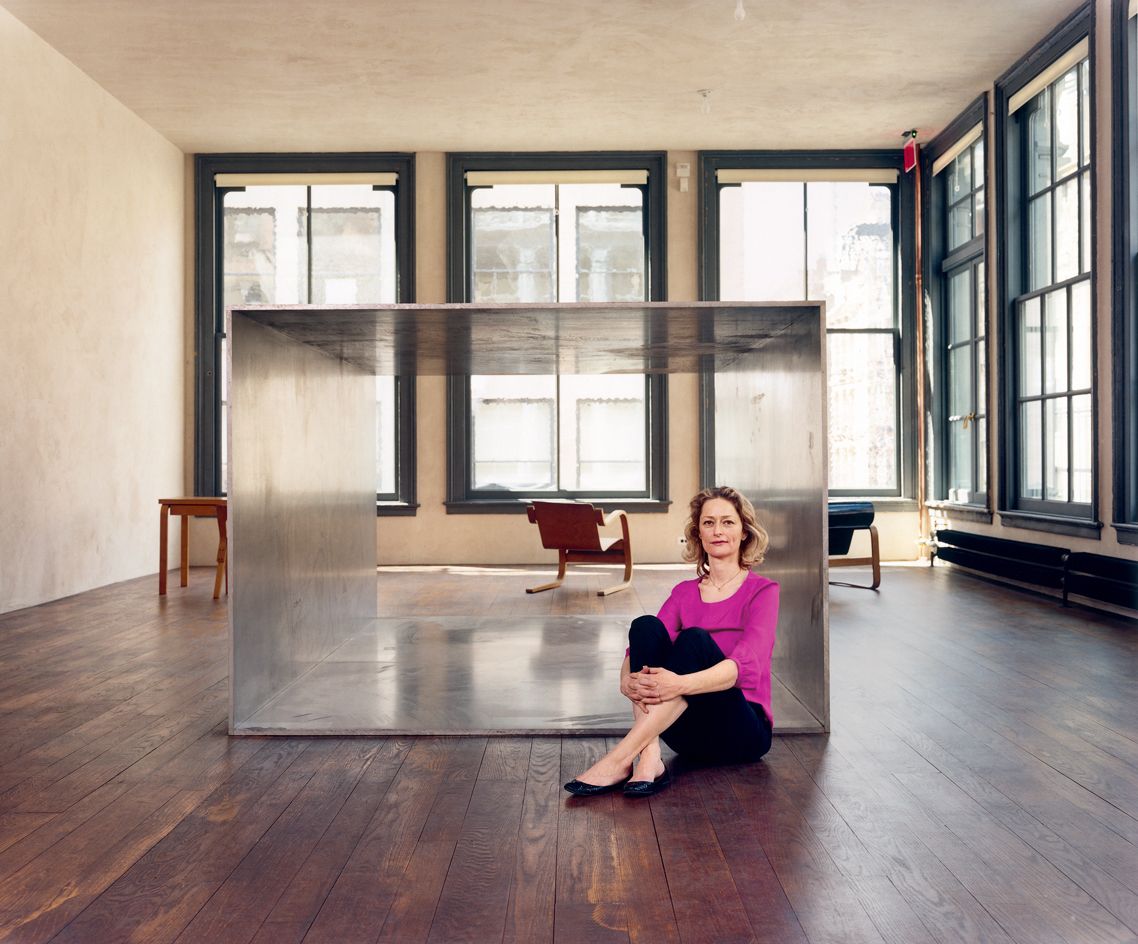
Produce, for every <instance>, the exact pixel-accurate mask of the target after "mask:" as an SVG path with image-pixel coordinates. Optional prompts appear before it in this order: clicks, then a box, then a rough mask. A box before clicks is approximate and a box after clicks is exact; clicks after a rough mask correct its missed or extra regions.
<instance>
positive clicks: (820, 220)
mask: <svg viewBox="0 0 1138 944" xmlns="http://www.w3.org/2000/svg"><path fill="white" fill-rule="evenodd" d="M806 208H807V222H806V245H807V258H808V269H807V297H808V298H811V299H823V300H825V302H826V325H827V327H829V328H891V327H893V322H894V313H893V305H894V299H895V296H896V292H895V289H894V264H893V222H892V219H893V211H892V196H891V193H890V190H889V188H887V187H881V186H871V185H870V184H863V183H809V184H807V185H806Z"/></svg>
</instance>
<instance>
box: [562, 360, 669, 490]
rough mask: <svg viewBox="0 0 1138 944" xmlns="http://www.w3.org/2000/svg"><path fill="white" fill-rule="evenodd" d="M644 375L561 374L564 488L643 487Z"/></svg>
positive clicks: (609, 488) (627, 488) (644, 472)
mask: <svg viewBox="0 0 1138 944" xmlns="http://www.w3.org/2000/svg"><path fill="white" fill-rule="evenodd" d="M645 390H646V387H645V381H644V377H643V376H638V375H632V376H611V377H610V376H604V377H585V376H573V377H562V378H561V401H560V403H561V443H560V445H561V468H562V482H561V485H562V488H570V489H579V490H582V491H597V490H601V489H604V490H606V491H614V492H619V491H643V490H644V489H646V488H647V487H648V484H647V474H648V472H647V465H646V463H645V455H646V450H645Z"/></svg>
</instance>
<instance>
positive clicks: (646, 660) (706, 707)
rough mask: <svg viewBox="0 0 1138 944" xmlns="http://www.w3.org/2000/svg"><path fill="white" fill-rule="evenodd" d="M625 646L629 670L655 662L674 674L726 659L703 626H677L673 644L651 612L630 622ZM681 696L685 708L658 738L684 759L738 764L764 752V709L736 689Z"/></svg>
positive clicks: (767, 744)
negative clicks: (686, 705) (676, 635)
mask: <svg viewBox="0 0 1138 944" xmlns="http://www.w3.org/2000/svg"><path fill="white" fill-rule="evenodd" d="M628 644H629V662H630V666H631V669H632V671H633V672H639V671H640V670H641V669H642V668H644V666H659V667H662V668H665V669H669V670H670V671H672V672H675V673H676V674H677V675H690V674H691V673H692V672H700V671H702V670H703V669H710V668H711V667H712V666H713V665H717V664H718V663H720V662H722V661H723V660H724V659H725V658H727V657H726V656H725V655H723V651H722V650H721V649H720V648H719V646H718V645H716V643H715V640H714V638H712V635H711V633H709V632H708V631H707V630H705V629H695V628H692V629H683V630H681V631H680V634H679V636H678V637H677V638H676V641H675V643H673V642H672V641H671V639H669V638H668V631H667V629H665V628H664V624H663V623H661V622H660V620H659V619H657V618H656V617H655V616H640V617H637V618H636V619H635V620H633V621H632V627H631V628H630V629H629V631H628ZM684 697H685V699H686V700H687V703H688V707H687V710H686V711H685V712H684V713H683V714H682V715H680V716H679V718H677V719H676V720H675V722H673V724H672V726H671V727H669V728H667V729H666V730H665V731H664V733H663V734H661V735H660V738H661V740H663V742H664V743H665V744H667V745H668V747H670V748H671V749H672V750H673V751H675V752H676V753H677V754H680V755H682V756H683V757H684V758H685V760H692V761H695V762H697V763H704V764H741V763H746V762H750V761H756V760H758V759H759V758H760V757H762V756H763V755H764V754H765V753H766V752H767V751H769V750H770V748H771V726H770V722H769V721H768V720H767V716H766V712H764V711H763V709H762V707H761V706H760V705H756V704H752V703H751V702H749V701H747V699H745V698H744V697H743V693H742V692H741V691H740V690H739V689H738V688H728V689H725V690H724V691H721V692H705V693H703V694H702V695H685V696H684Z"/></svg>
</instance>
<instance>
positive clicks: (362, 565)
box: [227, 315, 376, 730]
mask: <svg viewBox="0 0 1138 944" xmlns="http://www.w3.org/2000/svg"><path fill="white" fill-rule="evenodd" d="M227 333H228V337H229V339H230V344H229V345H228V347H229V350H230V352H231V353H230V367H231V372H230V377H231V378H232V380H231V382H230V391H229V402H230V408H229V424H228V430H229V470H230V473H229V485H228V494H229V570H230V588H231V590H230V597H229V620H230V629H229V639H230V674H229V678H230V696H231V697H230V729H231V730H237V729H239V728H240V727H241V725H242V724H243V723H244V722H245V721H246V720H247V719H248V717H249V716H250V715H251V714H253V712H255V711H256V710H257V709H258V708H260V707H261V706H262V705H263V704H264V703H265V702H266V701H268V700H269V699H270V698H271V697H273V696H274V695H276V694H278V693H279V692H280V691H281V690H282V689H284V688H285V687H286V686H288V685H289V684H290V683H292V682H294V681H295V680H296V679H297V678H299V677H300V676H301V675H303V674H304V673H305V672H306V671H308V670H309V669H311V668H312V667H313V666H314V665H316V664H317V663H319V662H320V661H321V660H323V659H324V658H325V657H326V656H328V655H329V654H330V653H332V652H333V651H334V650H335V649H336V648H338V647H339V646H341V645H342V644H343V643H344V642H345V641H346V640H348V639H349V638H351V637H352V636H353V635H355V634H356V633H358V632H359V631H360V628H361V626H362V625H365V624H366V622H367V621H368V620H370V619H371V618H373V617H374V616H375V615H376V614H375V606H376V601H375V381H374V379H373V378H372V376H371V375H370V374H365V373H363V372H361V371H360V370H359V369H358V368H356V367H353V366H351V365H348V364H345V363H344V362H343V361H337V360H333V359H331V358H329V357H327V356H325V355H324V354H323V353H321V352H320V351H318V350H316V349H314V348H310V347H307V346H306V345H303V344H297V343H295V342H293V341H291V340H289V339H288V338H285V337H282V336H281V335H279V334H277V333H276V332H273V331H271V330H269V329H268V328H265V327H263V326H261V325H258V324H256V323H254V322H252V321H250V320H249V319H247V318H244V317H242V316H240V315H234V316H232V317H231V319H230V323H229V325H228V330H227Z"/></svg>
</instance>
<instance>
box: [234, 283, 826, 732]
mask: <svg viewBox="0 0 1138 944" xmlns="http://www.w3.org/2000/svg"><path fill="white" fill-rule="evenodd" d="M228 318H229V320H230V329H229V337H230V342H231V343H230V345H229V347H230V350H231V352H232V355H231V357H232V370H231V374H230V376H231V377H232V378H233V380H232V382H231V392H230V403H231V406H230V423H229V428H230V433H231V444H230V451H229V455H230V463H229V464H230V469H231V473H230V486H229V501H230V522H231V538H230V562H231V563H230V567H231V576H232V587H233V590H232V595H231V602H230V638H231V651H232V661H231V672H230V684H231V688H232V698H231V730H232V731H234V733H258V732H274V733H366V732H376V733H378V732H384V731H415V732H419V733H473V732H476V731H510V732H517V733H521V732H534V733H536V732H543V731H565V730H572V731H577V732H581V733H584V732H586V731H601V732H604V733H615V732H617V731H620V730H621V729H622V728H624V727H625V726H626V724H627V721H626V720H625V719H624V718H623V706H622V705H621V704H620V701H621V699H620V696H619V692H617V688H616V685H615V674H614V673H615V672H616V670H617V667H618V666H619V660H615V661H614V660H613V659H612V658H611V654H612V651H613V650H614V648H615V649H617V650H619V649H620V648H622V647H623V643H622V642H621V641H620V640H621V639H623V634H624V632H625V629H626V627H625V626H624V625H623V623H622V622H618V623H614V624H607V623H604V624H598V625H596V626H592V625H591V624H590V625H589V626H585V624H586V623H589V621H587V620H581V619H578V618H574V617H568V616H567V617H561V618H560V622H558V621H556V620H555V621H553V622H550V623H548V624H542V626H540V627H536V628H535V627H534V626H532V625H529V624H528V623H527V622H526V620H524V619H515V620H513V621H511V620H510V619H508V618H506V619H502V620H499V621H498V622H497V624H496V626H495V629H494V632H495V633H499V632H503V633H505V634H506V636H507V637H509V644H508V645H506V646H505V648H504V649H503V650H502V651H501V652H499V650H498V648H497V647H498V645H499V643H500V641H501V640H500V639H499V637H497V636H495V637H494V641H492V642H489V643H488V642H487V640H485V639H483V638H482V636H481V635H480V633H481V632H482V630H481V628H480V627H479V626H478V625H476V624H470V623H467V624H466V625H459V626H442V627H440V624H439V623H438V622H437V621H398V620H383V619H380V620H378V621H374V619H373V618H374V617H376V616H377V613H376V604H375V601H376V577H375V563H376V554H375V534H376V531H375V491H374V479H375V412H374V411H375V389H374V381H373V380H372V376H373V375H374V374H376V373H379V374H385V373H402V374H455V375H459V376H461V375H463V374H468V373H469V374H474V373H480V374H529V373H539V374H540V373H551V372H553V371H555V370H560V371H563V372H578V373H624V372H629V373H641V372H659V373H673V372H685V373H687V372H692V371H696V370H703V369H707V370H713V371H714V372H715V389H716V410H715V443H716V468H717V477H718V479H719V481H720V482H722V483H727V484H732V485H735V486H736V487H738V488H740V489H741V490H743V491H744V492H746V493H747V494H748V495H750V496H751V497H752V498H753V499H754V500H755V502H756V505H757V506H758V507H759V508H760V510H761V513H762V515H763V518H764V522H765V523H766V526H767V528H768V530H769V531H770V533H771V538H772V544H771V550H770V553H769V555H768V562H767V563H766V564H764V565H763V567H762V568H761V570H762V572H763V573H764V574H767V575H769V576H771V577H772V578H774V579H777V580H779V582H780V583H781V585H782V607H781V617H780V621H779V639H778V645H777V647H776V650H775V665H774V669H775V675H776V677H777V679H778V683H777V684H776V685H775V690H774V699H775V713H776V728H777V730H779V731H820V730H824V729H826V728H828V724H829V697H828V662H827V660H828V639H827V610H826V576H827V575H826V556H825V495H826V481H825V476H826V436H825V359H824V348H823V339H824V333H823V324H822V312H821V306H820V305H818V304H815V303H789V304H781V303H780V304H776V305H739V304H726V303H701V304H676V305H672V304H665V303H656V304H638V305H554V306H549V307H547V308H535V307H533V306H505V307H494V308H487V307H482V306H471V305H443V306H412V305H408V306H389V307H381V308H352V309H345V308H310V307H293V308H287V307H285V308H281V307H272V308H255V309H237V310H234V311H233V312H231V313H230V314H229V315H228ZM383 615H384V614H382V613H379V614H378V616H380V617H382V616H383ZM582 626H585V628H586V629H590V630H595V631H596V633H598V634H600V635H599V636H598V637H597V639H596V640H595V641H594V642H593V643H591V644H585V645H582V643H581V640H580V639H579V638H575V637H574V636H573V635H572V634H570V635H569V636H566V635H565V633H566V632H567V631H568V630H572V631H573V633H576V634H577V636H579V634H580V632H581V629H582ZM609 636H612V639H609ZM602 637H603V638H602ZM565 639H570V640H571V641H572V645H570V646H567V647H566V646H563V645H562V643H560V642H556V641H555V640H562V641H564V640H565ZM534 646H537V647H538V650H535V651H541V650H542V649H543V648H544V649H546V650H556V654H555V655H554V656H552V657H551V656H548V654H546V655H543V656H542V658H541V660H540V663H536V664H535V663H534V662H533V660H532V658H531V659H529V661H528V662H527V656H526V653H527V652H528V651H529V649H530V648H533V647H534ZM527 647H529V648H527ZM361 654H364V655H361ZM366 654H370V656H369V655H366ZM488 660H489V661H488ZM581 660H585V661H586V662H588V663H589V666H588V671H584V670H582V669H581V666H580V665H579V663H580V662H581ZM593 662H595V663H596V664H595V665H594V664H592V663H593ZM550 666H553V667H556V669H557V675H556V678H555V679H553V680H550V679H548V678H545V679H543V673H548V672H549V671H551V668H550ZM502 672H505V673H506V674H505V675H504V676H502V677H501V678H499V677H498V675H496V674H495V673H499V674H500V673H502ZM503 678H508V679H510V680H511V681H510V684H509V685H507V684H506V683H505V682H503V680H502V679H503ZM543 681H544V684H543ZM554 696H555V697H554Z"/></svg>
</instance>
